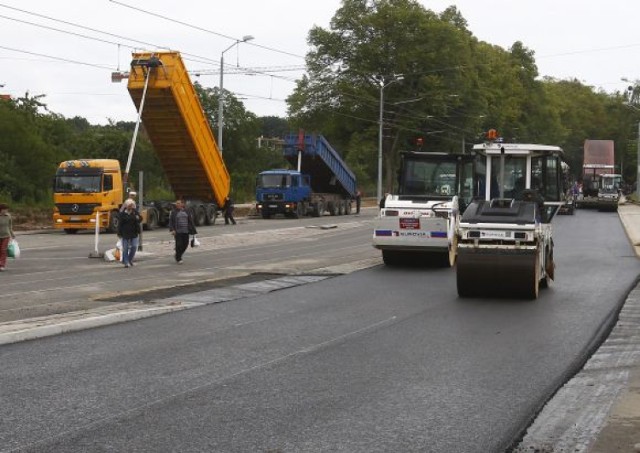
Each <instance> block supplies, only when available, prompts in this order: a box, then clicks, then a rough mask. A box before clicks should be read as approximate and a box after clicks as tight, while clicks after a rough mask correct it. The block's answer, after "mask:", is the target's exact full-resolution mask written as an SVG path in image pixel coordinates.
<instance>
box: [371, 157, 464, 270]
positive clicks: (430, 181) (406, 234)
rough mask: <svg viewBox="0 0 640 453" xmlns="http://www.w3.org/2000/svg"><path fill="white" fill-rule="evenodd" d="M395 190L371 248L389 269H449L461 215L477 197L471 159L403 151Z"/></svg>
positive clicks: (376, 224)
mask: <svg viewBox="0 0 640 453" xmlns="http://www.w3.org/2000/svg"><path fill="white" fill-rule="evenodd" d="M400 157H401V161H400V162H401V163H400V170H399V172H398V187H397V189H398V190H397V192H395V193H393V194H388V195H387V196H386V198H385V203H384V206H383V207H382V208H381V209H380V214H379V216H378V217H377V218H376V219H375V220H374V228H373V246H374V247H375V248H377V249H379V250H381V251H382V260H383V261H384V263H385V264H386V265H387V266H393V265H407V264H421V265H429V266H443V267H451V266H453V265H454V263H455V258H456V249H457V247H456V239H457V236H456V231H457V228H458V221H459V219H460V214H459V213H460V212H461V211H462V210H464V208H466V207H467V205H468V204H469V203H470V202H471V200H472V199H473V188H474V184H473V158H472V156H470V155H468V154H467V155H465V154H459V153H444V152H433V151H431V152H420V151H403V152H401V154H400Z"/></svg>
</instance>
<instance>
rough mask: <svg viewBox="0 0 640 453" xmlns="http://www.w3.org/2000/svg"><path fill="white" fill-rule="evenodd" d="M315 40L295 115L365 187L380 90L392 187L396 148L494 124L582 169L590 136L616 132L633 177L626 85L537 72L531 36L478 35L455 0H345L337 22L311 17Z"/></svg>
mask: <svg viewBox="0 0 640 453" xmlns="http://www.w3.org/2000/svg"><path fill="white" fill-rule="evenodd" d="M308 41H309V43H310V45H311V50H310V51H309V52H308V54H307V66H308V75H307V76H305V77H303V78H302V79H301V80H299V81H298V83H297V86H296V89H295V91H294V92H293V94H292V95H291V96H290V97H289V98H288V104H289V113H290V115H291V123H292V124H293V125H296V126H300V127H304V128H307V129H313V130H318V131H322V133H323V134H324V135H325V136H327V137H329V139H330V141H331V143H332V144H337V143H340V144H341V145H340V146H336V147H337V148H338V149H341V150H342V149H344V150H345V154H346V160H347V162H348V163H349V164H350V165H351V167H352V169H354V171H355V173H356V174H357V175H358V179H359V181H360V185H361V186H367V187H370V186H371V185H372V184H375V181H376V178H377V165H376V163H377V153H378V144H377V140H378V128H379V123H378V118H379V108H380V97H381V96H380V95H381V94H383V95H384V119H383V125H384V129H383V145H382V147H383V156H384V164H385V165H384V167H385V168H384V174H385V183H384V185H385V190H387V189H389V188H390V187H391V186H392V183H393V176H394V175H395V173H396V166H397V163H398V155H399V151H401V150H406V149H416V148H415V143H416V138H418V137H422V138H423V141H424V146H423V147H422V150H425V151H429V150H434V151H458V150H460V149H462V146H463V144H464V145H465V149H467V150H468V147H469V146H470V145H471V144H472V143H474V142H477V141H478V140H480V139H481V133H482V131H485V130H487V129H489V128H495V129H497V130H498V131H499V132H500V133H501V135H502V136H503V137H504V138H505V139H506V140H508V141H520V142H540V143H549V144H557V145H560V146H562V147H563V148H564V149H565V151H566V156H567V161H568V162H569V164H570V165H571V168H572V171H573V172H574V173H579V172H580V169H581V166H582V144H583V142H584V140H585V139H589V138H592V139H595V138H599V139H613V140H615V141H616V159H617V160H618V161H619V163H618V165H619V167H621V168H622V169H623V170H622V171H623V172H624V174H625V178H626V180H627V181H632V180H634V179H635V175H634V166H635V164H636V158H635V156H634V155H633V149H634V146H636V142H635V139H634V131H635V130H636V129H637V127H636V126H637V122H638V118H637V117H638V114H639V113H640V111H638V112H633V111H632V110H631V109H629V108H628V107H627V106H626V105H625V103H626V99H625V98H624V96H622V95H620V94H619V93H616V94H613V95H610V94H606V93H601V92H596V91H594V90H593V88H592V87H589V86H585V85H583V84H581V83H580V82H578V81H576V80H569V81H558V80H553V79H542V80H541V79H539V77H538V69H537V66H536V62H535V55H534V52H533V51H531V50H530V49H528V48H527V47H526V46H525V44H524V43H522V42H515V43H514V44H513V45H512V46H511V47H510V48H509V49H503V48H501V47H498V46H494V45H491V44H488V43H485V42H482V41H479V40H478V39H477V38H475V37H474V36H473V34H472V33H471V32H470V31H469V30H468V29H467V22H466V20H465V19H464V17H462V15H461V14H460V12H459V11H458V10H457V8H455V7H453V6H452V7H450V8H448V9H447V10H445V11H444V12H442V13H441V14H436V13H434V12H433V11H430V10H428V9H426V8H424V7H423V6H421V4H420V3H419V2H417V1H414V0H381V1H377V2H370V1H367V0H343V1H342V4H341V7H340V8H339V9H338V10H337V11H336V13H335V15H334V17H333V19H332V21H331V24H330V27H329V28H328V29H324V28H321V27H314V28H313V29H312V30H311V31H310V32H309V38H308ZM400 74H401V75H402V76H403V78H402V80H399V78H398V77H397V76H398V75H400ZM637 85H638V84H636V87H635V88H632V91H633V93H634V95H635V99H636V102H637V100H638V99H640V96H638V95H637V93H639V92H640V89H638V88H637ZM381 87H384V88H383V89H382V88H381Z"/></svg>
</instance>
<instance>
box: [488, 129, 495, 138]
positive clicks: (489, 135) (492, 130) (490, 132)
mask: <svg viewBox="0 0 640 453" xmlns="http://www.w3.org/2000/svg"><path fill="white" fill-rule="evenodd" d="M497 138H498V131H497V130H495V129H489V130H488V131H487V139H488V140H495V139H497Z"/></svg>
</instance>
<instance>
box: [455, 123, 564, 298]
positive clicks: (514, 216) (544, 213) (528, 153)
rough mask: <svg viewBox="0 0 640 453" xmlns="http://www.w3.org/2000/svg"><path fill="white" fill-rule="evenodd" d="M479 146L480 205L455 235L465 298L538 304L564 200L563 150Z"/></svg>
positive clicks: (551, 272)
mask: <svg viewBox="0 0 640 453" xmlns="http://www.w3.org/2000/svg"><path fill="white" fill-rule="evenodd" d="M496 135H497V134H495V131H494V132H493V133H492V134H491V135H490V136H491V137H492V138H494V140H491V141H487V142H486V143H482V144H478V145H475V146H474V148H473V150H474V152H475V153H476V156H477V157H476V171H477V173H478V178H479V182H481V183H482V188H481V194H480V195H481V197H482V198H481V199H480V200H476V201H474V202H472V203H471V204H470V205H469V206H468V207H467V209H466V210H465V211H464V214H463V215H462V217H461V219H460V224H459V228H458V258H457V274H456V280H457V287H458V295H459V296H460V297H477V296H498V297H516V298H530V299H535V298H537V297H538V291H539V288H540V287H546V286H548V284H549V280H553V278H554V268H555V265H554V262H553V238H552V233H553V231H552V226H551V220H552V219H553V217H554V216H555V214H556V213H557V212H558V210H559V208H560V206H561V205H562V204H563V203H564V202H563V200H562V168H561V156H562V149H561V148H560V147H558V146H549V145H536V144H516V143H501V142H500V141H499V139H495V137H496Z"/></svg>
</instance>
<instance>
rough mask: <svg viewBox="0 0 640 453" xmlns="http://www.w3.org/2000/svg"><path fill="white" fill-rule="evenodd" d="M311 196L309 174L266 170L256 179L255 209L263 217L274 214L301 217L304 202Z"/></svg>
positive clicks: (266, 217)
mask: <svg viewBox="0 0 640 453" xmlns="http://www.w3.org/2000/svg"><path fill="white" fill-rule="evenodd" d="M310 198H311V185H310V177H309V175H303V174H302V173H300V172H298V171H293V170H268V171H263V172H262V173H260V174H259V175H258V178H257V180H256V200H257V209H258V211H259V212H260V213H261V215H262V217H263V218H265V219H268V218H270V217H271V216H273V215H275V214H284V215H285V216H286V217H301V216H303V215H305V213H303V212H301V210H302V206H303V205H304V202H305V201H307V200H309V199H310Z"/></svg>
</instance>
